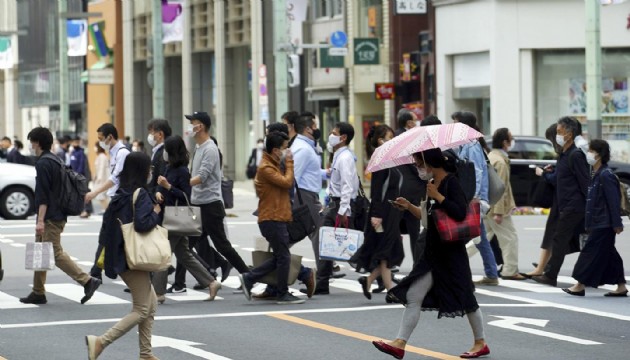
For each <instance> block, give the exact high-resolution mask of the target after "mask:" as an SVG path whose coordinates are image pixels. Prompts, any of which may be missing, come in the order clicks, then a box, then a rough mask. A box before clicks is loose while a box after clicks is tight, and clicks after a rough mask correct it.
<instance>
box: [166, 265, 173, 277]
mask: <svg viewBox="0 0 630 360" xmlns="http://www.w3.org/2000/svg"><path fill="white" fill-rule="evenodd" d="M174 272H175V267H174V266H173V265H171V266H169V267H168V271H167V274H169V275H171V274H172V273H174Z"/></svg>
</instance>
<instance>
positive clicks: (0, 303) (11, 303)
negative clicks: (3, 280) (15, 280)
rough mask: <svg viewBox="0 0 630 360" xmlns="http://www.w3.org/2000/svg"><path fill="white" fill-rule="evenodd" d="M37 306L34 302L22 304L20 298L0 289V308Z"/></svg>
mask: <svg viewBox="0 0 630 360" xmlns="http://www.w3.org/2000/svg"><path fill="white" fill-rule="evenodd" d="M36 307H39V306H37V305H34V304H22V303H21V302H20V299H19V298H17V297H15V296H11V295H9V294H7V293H3V292H2V291H0V309H1V310H6V309H28V308H36Z"/></svg>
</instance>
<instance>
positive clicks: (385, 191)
mask: <svg viewBox="0 0 630 360" xmlns="http://www.w3.org/2000/svg"><path fill="white" fill-rule="evenodd" d="M401 184H402V176H401V174H400V171H399V170H397V169H386V170H381V171H377V172H375V173H374V174H372V182H371V196H372V199H371V201H370V213H369V217H368V220H369V219H371V218H372V217H377V218H381V219H383V232H381V233H377V232H376V231H375V229H374V228H373V227H372V224H371V223H369V224H368V226H367V229H366V231H365V242H364V243H363V245H362V246H361V248H360V249H359V251H358V252H357V255H356V256H355V257H354V258H353V259H352V260H351V262H355V263H356V270H357V271H362V270H366V271H369V272H371V271H372V270H374V269H375V268H376V267H378V265H379V263H380V262H381V261H382V260H386V261H387V267H389V268H391V267H394V266H398V265H400V264H401V263H402V261H403V258H404V257H405V251H404V248H403V244H402V238H401V236H400V219H401V217H402V212H401V211H399V210H397V209H396V208H394V207H393V206H392V205H391V204H390V203H389V201H388V200H395V199H396V198H397V197H398V196H400V187H401Z"/></svg>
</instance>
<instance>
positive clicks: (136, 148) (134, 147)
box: [131, 146, 140, 152]
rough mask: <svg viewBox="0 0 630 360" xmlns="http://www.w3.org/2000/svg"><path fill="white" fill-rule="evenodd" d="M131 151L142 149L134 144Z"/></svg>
mask: <svg viewBox="0 0 630 360" xmlns="http://www.w3.org/2000/svg"><path fill="white" fill-rule="evenodd" d="M131 151H133V152H136V151H140V149H139V148H138V147H137V146H132V147H131Z"/></svg>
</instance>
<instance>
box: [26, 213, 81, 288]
mask: <svg viewBox="0 0 630 360" xmlns="http://www.w3.org/2000/svg"><path fill="white" fill-rule="evenodd" d="M65 226H66V222H65V221H51V220H47V221H46V223H45V224H44V234H43V235H37V236H36V237H35V241H36V242H51V243H52V244H53V251H54V253H55V265H56V266H57V267H58V268H59V269H61V271H63V272H65V273H66V274H68V276H70V277H71V278H72V279H73V280H74V281H76V282H78V283H79V284H81V285H85V284H87V282H88V281H90V279H91V277H90V275H89V274H88V273H86V272H85V271H83V270H81V268H80V267H79V266H78V265H77V264H76V263H75V262H74V261H72V259H71V258H70V256H69V255H68V254H66V252H65V251H63V248H62V247H61V233H62V232H63V228H64V227H65ZM45 285H46V271H35V274H34V275H33V292H34V293H35V294H37V295H44V294H45V293H46V287H45Z"/></svg>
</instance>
